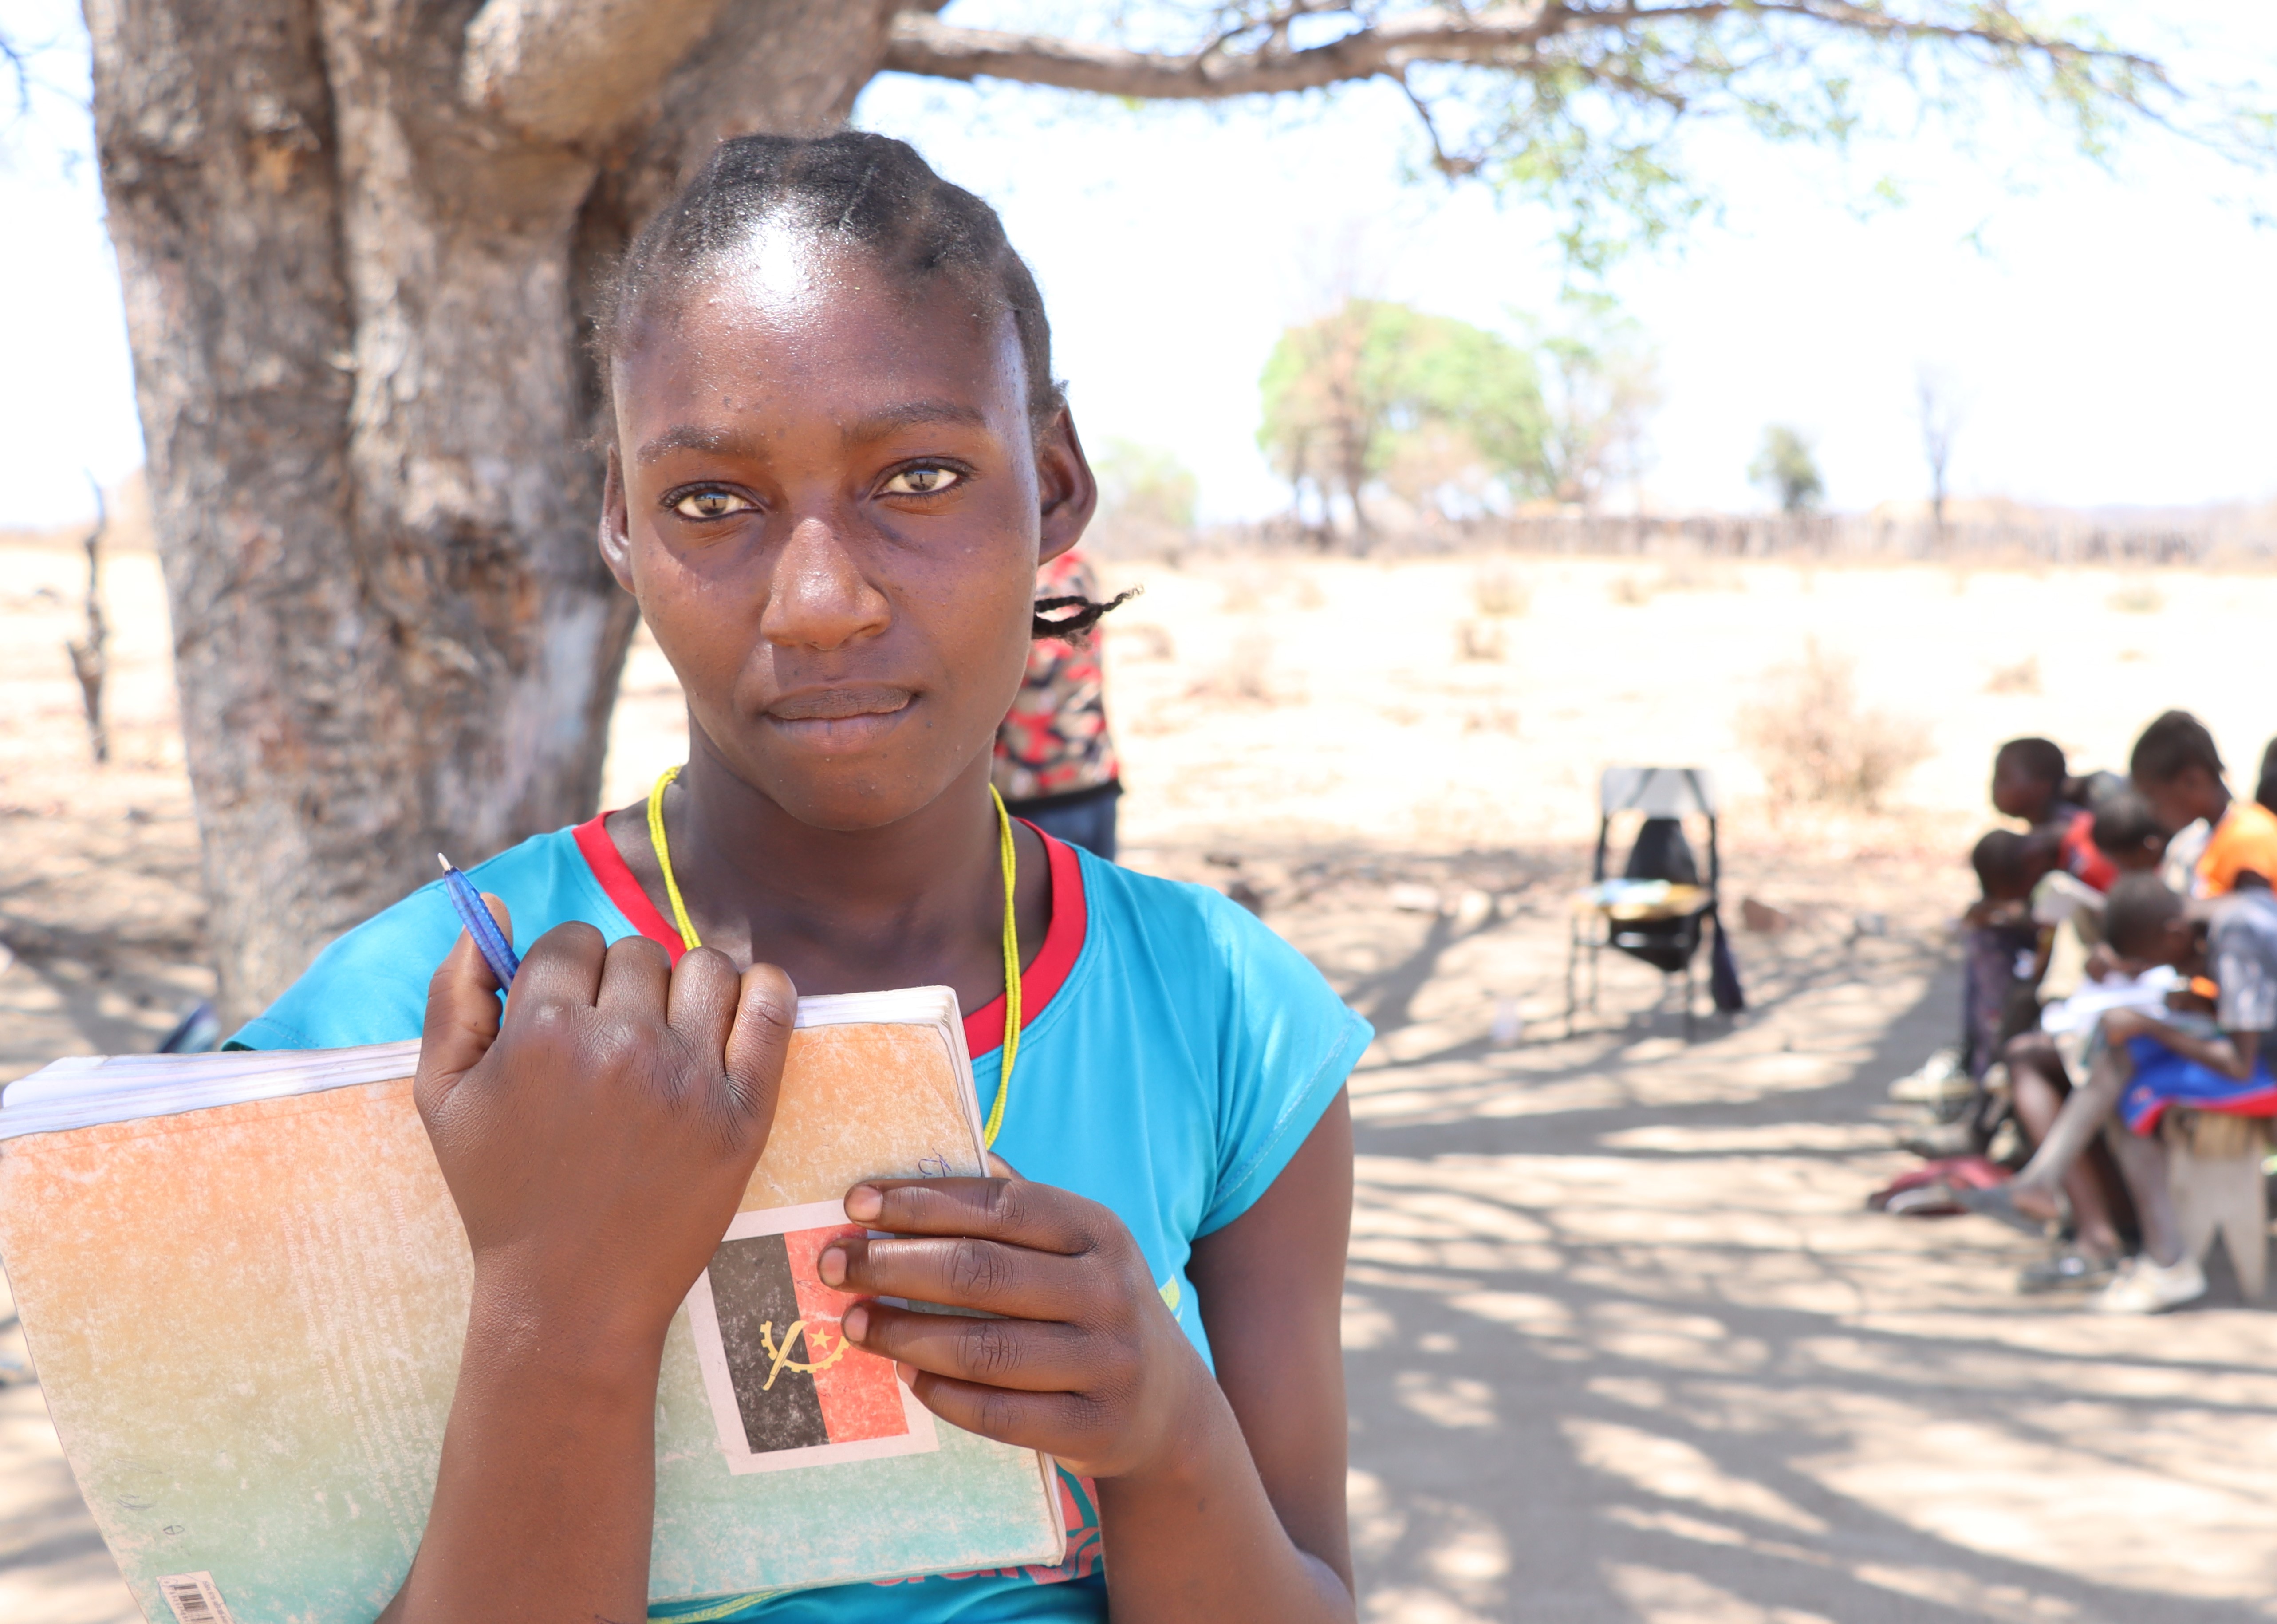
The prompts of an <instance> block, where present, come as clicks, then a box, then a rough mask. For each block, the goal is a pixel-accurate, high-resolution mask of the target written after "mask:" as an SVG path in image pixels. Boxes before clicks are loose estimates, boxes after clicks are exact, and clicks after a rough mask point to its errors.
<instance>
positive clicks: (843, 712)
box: [766, 682, 917, 721]
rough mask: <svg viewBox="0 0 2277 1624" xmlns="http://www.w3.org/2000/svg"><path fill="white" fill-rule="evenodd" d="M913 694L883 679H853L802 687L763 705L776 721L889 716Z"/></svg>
mask: <svg viewBox="0 0 2277 1624" xmlns="http://www.w3.org/2000/svg"><path fill="white" fill-rule="evenodd" d="M914 698H917V696H916V695H915V694H913V693H911V692H910V690H908V689H906V688H894V687H890V686H888V685H887V684H886V683H883V682H854V683H849V684H848V685H847V686H845V687H843V688H806V689H801V690H798V691H797V692H795V693H788V694H785V695H784V696H783V697H782V698H780V699H777V700H776V701H775V702H774V703H773V705H769V706H767V709H766V713H767V714H768V715H769V716H771V717H773V719H774V720H775V721H845V720H846V719H848V718H849V717H854V716H890V715H892V714H893V713H895V712H896V711H899V710H902V709H905V708H907V706H908V705H909V703H910V700H912V699H914Z"/></svg>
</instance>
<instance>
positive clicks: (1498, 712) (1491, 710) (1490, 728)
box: [1463, 705, 1518, 738]
mask: <svg viewBox="0 0 2277 1624" xmlns="http://www.w3.org/2000/svg"><path fill="white" fill-rule="evenodd" d="M1463 731H1464V732H1466V733H1506V734H1509V735H1510V736H1512V737H1513V738H1515V737H1517V736H1518V713H1517V712H1516V711H1514V710H1512V709H1511V708H1510V706H1508V705H1487V706H1485V707H1483V708H1481V709H1479V710H1475V711H1472V712H1470V713H1467V714H1466V715H1465V716H1464V718H1463Z"/></svg>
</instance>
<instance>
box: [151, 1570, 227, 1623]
mask: <svg viewBox="0 0 2277 1624" xmlns="http://www.w3.org/2000/svg"><path fill="white" fill-rule="evenodd" d="M158 1593H159V1594H160V1595H162V1596H164V1597H165V1598H166V1605H168V1606H170V1607H171V1608H172V1609H173V1610H174V1618H175V1620H176V1624H237V1620H235V1619H233V1618H232V1617H231V1616H230V1611H229V1608H228V1607H227V1606H226V1605H224V1603H223V1601H222V1598H221V1591H220V1590H219V1589H218V1588H217V1586H216V1585H215V1583H214V1582H213V1575H212V1574H166V1575H165V1576H164V1577H163V1578H161V1579H160V1580H159V1581H158Z"/></svg>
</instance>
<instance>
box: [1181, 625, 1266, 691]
mask: <svg viewBox="0 0 2277 1624" xmlns="http://www.w3.org/2000/svg"><path fill="white" fill-rule="evenodd" d="M1186 698H1189V699H1207V700H1209V701H1211V702H1212V703H1214V704H1218V705H1278V704H1280V703H1282V696H1281V694H1280V693H1279V691H1278V690H1276V687H1275V685H1274V682H1273V639H1272V638H1270V637H1266V636H1265V635H1264V634H1263V633H1261V632H1251V633H1249V634H1247V635H1245V636H1244V637H1239V638H1237V639H1236V640H1235V642H1234V644H1233V648H1232V651H1231V652H1230V653H1228V654H1227V656H1226V657H1225V659H1224V660H1222V661H1220V662H1219V663H1218V664H1217V665H1216V666H1214V667H1211V668H1210V669H1209V670H1207V671H1206V672H1204V673H1203V674H1202V675H1200V676H1199V677H1196V678H1195V679H1194V681H1193V682H1192V685H1190V686H1189V687H1188V688H1187V690H1186Z"/></svg>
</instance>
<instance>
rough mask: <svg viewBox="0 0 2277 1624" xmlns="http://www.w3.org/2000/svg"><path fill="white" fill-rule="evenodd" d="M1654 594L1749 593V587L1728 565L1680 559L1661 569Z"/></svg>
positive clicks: (1738, 573)
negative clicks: (1747, 591)
mask: <svg viewBox="0 0 2277 1624" xmlns="http://www.w3.org/2000/svg"><path fill="white" fill-rule="evenodd" d="M1652 590H1653V591H1656V592H1739V591H1746V590H1747V583H1746V582H1745V581H1743V580H1741V579H1740V572H1739V571H1738V570H1736V569H1734V568H1732V567H1731V566H1730V565H1729V564H1714V563H1710V562H1709V561H1707V560H1704V559H1695V558H1679V559H1672V560H1670V561H1669V562H1668V563H1666V564H1664V565H1663V566H1662V567H1661V571H1660V578H1659V579H1658V580H1657V581H1655V582H1654V583H1652Z"/></svg>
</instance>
